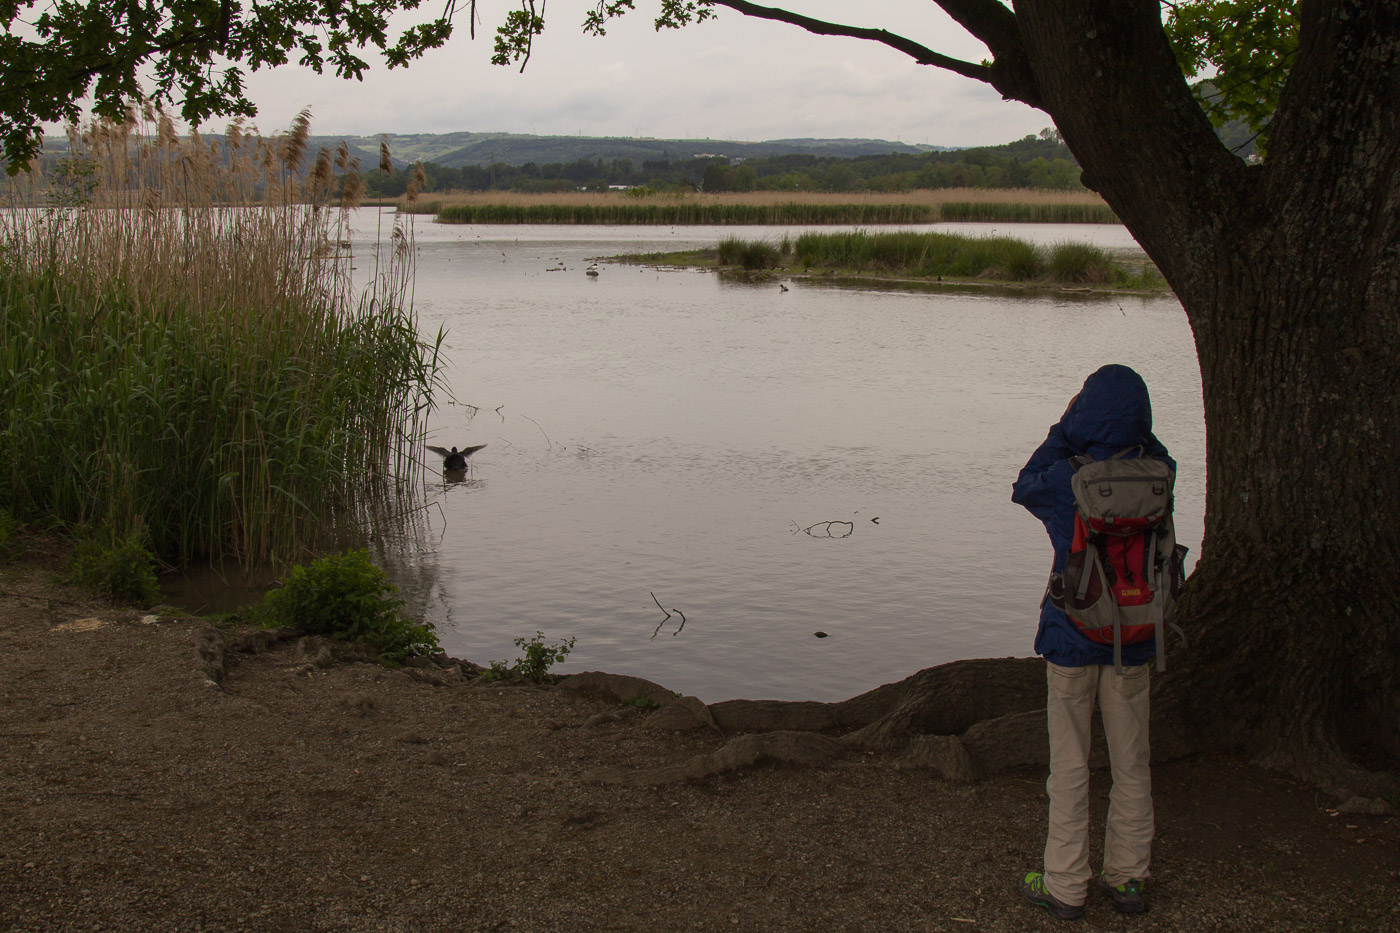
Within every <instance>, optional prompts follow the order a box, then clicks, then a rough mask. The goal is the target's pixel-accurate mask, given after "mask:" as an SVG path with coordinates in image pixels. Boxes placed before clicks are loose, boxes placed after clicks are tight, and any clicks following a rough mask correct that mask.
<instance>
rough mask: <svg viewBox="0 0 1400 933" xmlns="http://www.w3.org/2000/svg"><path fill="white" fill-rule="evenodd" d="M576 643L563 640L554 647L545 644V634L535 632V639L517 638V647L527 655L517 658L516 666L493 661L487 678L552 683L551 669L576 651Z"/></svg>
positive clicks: (573, 640) (572, 640) (571, 640)
mask: <svg viewBox="0 0 1400 933" xmlns="http://www.w3.org/2000/svg"><path fill="white" fill-rule="evenodd" d="M575 641H577V639H574V638H570V639H569V640H568V641H563V640H562V639H561V640H560V641H558V642H556V643H554V644H552V645H549V644H545V640H544V632H539V631H537V632H535V637H534V638H517V639H515V647H517V648H519V649H520V650H521V651H523V652H525V653H524V654H523V655H522V656H521V657H519V658H516V659H515V663H514V664H507V663H506V662H505V661H492V662H491V667H490V669H489V670H488V671H487V672H486V674H485V677H486V679H488V680H503V679H507V678H513V677H521V678H524V679H525V680H533V681H535V682H536V683H542V682H545V681H551V680H553V679H554V676H553V675H552V674H550V673H549V669H550V668H551V667H553V666H554V665H556V664H558V663H559V662H560V661H563V660H564V659H565V658H567V657H568V656H569V652H570V651H572V650H574V642H575Z"/></svg>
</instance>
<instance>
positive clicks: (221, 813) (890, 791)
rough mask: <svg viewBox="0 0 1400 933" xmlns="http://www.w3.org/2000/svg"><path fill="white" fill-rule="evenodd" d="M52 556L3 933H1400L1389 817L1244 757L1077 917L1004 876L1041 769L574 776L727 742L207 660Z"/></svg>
mask: <svg viewBox="0 0 1400 933" xmlns="http://www.w3.org/2000/svg"><path fill="white" fill-rule="evenodd" d="M50 576H51V574H50V572H49V571H48V570H46V569H44V568H42V567H40V566H37V565H36V564H35V563H32V562H31V563H30V564H27V565H9V566H6V567H3V568H0V740H2V741H3V752H0V931H15V933H18V931H36V933H38V931H45V933H51V931H69V930H74V931H76V930H82V931H99V930H121V931H143V930H180V931H186V930H200V931H235V930H237V931H243V930H248V931H254V930H259V931H260V930H268V931H342V930H343V931H398V930H405V931H408V930H412V931H418V930H444V931H459V930H460V931H499V930H529V931H551V930H560V931H586V930H646V931H670V930H677V931H680V930H687V931H689V930H695V931H706V930H726V931H728V930H763V931H777V930H822V931H829V930H830V931H843V930H849V931H868V930H869V931H873V930H879V931H899V930H921V931H923V930H929V931H933V930H946V931H969V930H971V931H976V930H984V931H1018V933H1019V931H1026V930H1040V929H1064V928H1080V929H1095V930H1097V929H1115V930H1116V929H1125V928H1132V929H1134V930H1182V931H1213V930H1222V931H1235V930H1239V931H1245V930H1300V931H1304V930H1306V931H1314V930H1388V931H1396V930H1400V821H1397V820H1396V819H1394V818H1386V817H1371V816H1356V815H1350V814H1344V813H1342V814H1339V813H1336V812H1335V811H1332V810H1330V809H1329V808H1330V807H1332V806H1334V802H1332V801H1329V800H1326V799H1324V798H1321V797H1319V796H1318V795H1317V794H1315V793H1314V792H1313V791H1312V790H1311V789H1309V788H1307V787H1303V786H1299V785H1296V784H1294V783H1291V782H1289V781H1287V780H1284V779H1282V778H1280V777H1278V776H1275V775H1272V774H1269V773H1266V772H1262V771H1260V770H1258V769H1256V768H1253V767H1251V766H1250V765H1248V764H1246V763H1244V762H1242V761H1240V760H1238V759H1236V758H1232V757H1228V756H1211V757H1202V758H1196V759H1191V760H1186V761H1179V762H1175V763H1170V764H1167V765H1164V766H1159V767H1158V768H1157V769H1156V771H1155V775H1156V804H1157V824H1158V838H1157V842H1156V848H1155V856H1154V866H1153V867H1154V877H1153V879H1152V882H1151V885H1150V887H1149V890H1148V896H1149V905H1150V909H1149V912H1148V913H1147V914H1145V915H1143V916H1141V917H1136V918H1128V917H1121V916H1118V915H1116V914H1115V913H1114V912H1113V910H1112V909H1111V906H1110V905H1109V904H1108V902H1107V901H1106V900H1103V899H1101V898H1100V897H1099V896H1097V895H1095V897H1093V898H1091V900H1090V902H1089V909H1088V913H1087V916H1086V918H1085V919H1084V920H1083V921H1078V922H1073V923H1068V924H1067V923H1066V922H1065V921H1058V920H1054V919H1053V918H1051V917H1049V916H1048V915H1047V914H1044V913H1043V912H1041V911H1039V910H1037V909H1034V908H1032V907H1030V906H1028V905H1026V904H1024V903H1022V902H1021V901H1020V900H1019V899H1018V898H1017V897H1016V895H1015V893H1014V884H1015V882H1016V880H1017V879H1018V877H1019V872H1021V871H1024V870H1028V869H1033V868H1035V867H1036V866H1037V863H1038V860H1039V853H1040V848H1041V845H1042V843H1043V833H1044V826H1045V808H1046V800H1045V795H1044V787H1043V780H1044V776H1043V775H1041V774H1031V773H1027V774H1013V775H1007V776H1001V777H997V778H994V779H989V780H985V781H982V782H981V783H978V784H975V785H970V786H966V785H953V784H947V783H941V782H939V781H937V780H936V779H934V778H933V777H931V776H930V773H929V772H927V771H922V770H901V769H899V768H897V767H895V766H894V763H893V762H892V761H891V760H889V759H884V758H881V757H878V756H865V757H862V758H859V759H856V760H849V759H848V760H846V761H842V762H840V763H839V764H835V765H830V766H823V767H807V768H799V767H792V766H782V767H758V768H753V769H750V770H747V771H745V772H743V773H739V774H732V775H727V776H725V777H722V778H717V779H713V780H710V781H707V782H704V783H691V784H674V785H667V786H661V787H634V786H620V785H607V784H598V783H592V782H590V781H589V780H587V779H586V778H585V775H586V774H588V773H589V772H594V771H596V770H597V769H600V768H615V769H623V770H627V771H634V770H641V769H651V768H657V767H660V766H663V765H666V764H671V763H675V762H678V761H683V760H685V759H686V758H688V757H690V756H692V755H696V754H699V753H702V752H707V751H712V750H714V749H715V748H717V747H719V746H720V745H721V744H722V743H723V741H724V738H723V737H722V736H719V735H716V734H714V733H713V732H708V731H704V730H700V731H692V732H688V733H672V732H667V731H664V730H660V729H656V728H649V727H648V721H649V719H650V717H651V716H653V715H654V714H649V713H646V712H641V711H636V710H630V711H621V712H622V713H624V715H619V716H616V717H614V716H607V715H605V716H598V714H599V713H608V712H619V711H618V710H617V709H616V707H615V706H614V705H611V704H608V703H605V702H603V701H598V700H590V699H586V698H583V697H580V696H577V695H575V694H573V693H570V692H568V691H565V690H562V689H557V688H543V687H522V686H504V687H503V686H487V685H482V684H480V683H479V682H475V681H473V680H471V679H469V678H464V677H461V676H457V675H454V676H450V677H442V676H438V675H434V676H432V677H425V676H424V673H423V672H420V671H387V670H384V669H382V668H379V667H377V666H374V665H371V664H364V663H335V664H331V665H330V666H327V667H316V666H314V665H311V664H308V663H306V661H307V659H306V658H305V657H303V656H300V655H298V653H297V652H296V649H295V647H294V646H293V645H291V644H284V645H281V646H274V647H273V648H271V649H270V650H267V651H264V652H262V653H257V654H242V655H238V656H236V657H234V658H232V659H231V661H230V663H229V666H228V672H227V676H226V677H225V678H224V679H223V681H222V683H221V684H219V685H217V686H215V685H211V684H210V683H209V681H208V678H207V677H206V676H205V674H204V673H203V672H202V671H201V669H200V664H201V662H200V659H199V658H198V657H197V656H196V650H195V649H196V644H197V643H198V642H199V640H200V639H201V637H202V636H203V635H204V634H205V633H206V632H207V629H206V628H205V627H204V625H203V623H200V622H198V621H197V620H174V621H172V620H160V621H143V620H142V618H141V617H140V616H138V615H136V614H133V613H130V612H124V611H122V610H119V609H114V608H113V607H110V606H105V605H102V604H99V603H93V602H90V601H87V600H86V599H85V598H84V597H83V596H82V595H81V594H78V593H75V592H73V591H70V590H65V589H63V588H62V587H60V586H59V585H57V584H55V583H53V582H52V581H51V580H50ZM36 596H38V597H44V598H42V599H36V598H33V597H36ZM434 681H441V682H440V683H439V682H434ZM629 714H630V715H629ZM1107 791H1108V786H1107V780H1106V775H1103V774H1096V775H1095V783H1094V788H1093V793H1094V798H1095V800H1094V803H1095V810H1094V819H1095V821H1096V826H1101V825H1102V818H1103V811H1104V809H1105V807H1106V805H1107V800H1106V795H1107ZM1096 832H1097V830H1096Z"/></svg>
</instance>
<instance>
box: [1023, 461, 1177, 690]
mask: <svg viewBox="0 0 1400 933" xmlns="http://www.w3.org/2000/svg"><path fill="white" fill-rule="evenodd" d="M1134 451H1138V452H1141V451H1142V448H1141V447H1129V448H1128V449H1126V450H1120V451H1119V452H1118V453H1116V454H1114V455H1113V456H1112V457H1110V458H1108V459H1107V460H1094V459H1093V458H1091V457H1086V456H1079V457H1073V458H1071V460H1070V463H1071V464H1072V465H1073V466H1074V476H1073V477H1072V478H1071V480H1070V486H1071V488H1072V489H1073V490H1074V503H1075V513H1074V537H1073V539H1072V540H1071V542H1070V547H1069V554H1068V555H1067V556H1066V558H1065V569H1064V572H1063V573H1052V574H1051V575H1050V586H1049V588H1048V590H1047V594H1046V595H1047V598H1048V599H1049V600H1050V601H1051V602H1052V603H1053V604H1054V605H1055V607H1056V608H1058V609H1060V610H1061V611H1062V612H1064V614H1065V615H1067V616H1068V617H1069V619H1070V621H1071V622H1073V623H1074V624H1075V626H1076V627H1078V629H1079V631H1080V632H1082V633H1083V634H1084V636H1085V637H1086V638H1088V639H1090V640H1091V641H1094V642H1097V643H1099V644H1102V645H1112V646H1113V668H1114V670H1115V671H1117V672H1118V673H1119V674H1121V673H1122V672H1123V645H1131V644H1136V643H1138V642H1143V641H1147V640H1148V639H1155V640H1156V642H1157V669H1158V670H1159V671H1162V670H1166V657H1165V656H1166V640H1165V625H1166V616H1167V613H1168V612H1170V611H1171V609H1172V607H1173V606H1174V605H1175V604H1176V598H1177V597H1178V596H1179V595H1180V593H1181V587H1182V584H1183V583H1184V582H1185V576H1186V575H1185V570H1184V565H1183V560H1184V558H1185V556H1186V551H1187V549H1186V548H1185V547H1183V546H1182V545H1179V544H1177V543H1176V532H1175V529H1174V527H1173V525H1172V488H1173V486H1174V484H1175V482H1176V474H1175V472H1174V471H1173V470H1172V468H1171V467H1170V466H1169V465H1168V464H1167V463H1166V462H1165V461H1162V460H1158V459H1157V458H1155V457H1151V456H1139V457H1137V458H1135V459H1125V458H1126V457H1127V455H1128V454H1130V453H1133V452H1134ZM1173 627H1174V628H1175V626H1173ZM1179 631H1180V630H1179V629H1178V632H1179Z"/></svg>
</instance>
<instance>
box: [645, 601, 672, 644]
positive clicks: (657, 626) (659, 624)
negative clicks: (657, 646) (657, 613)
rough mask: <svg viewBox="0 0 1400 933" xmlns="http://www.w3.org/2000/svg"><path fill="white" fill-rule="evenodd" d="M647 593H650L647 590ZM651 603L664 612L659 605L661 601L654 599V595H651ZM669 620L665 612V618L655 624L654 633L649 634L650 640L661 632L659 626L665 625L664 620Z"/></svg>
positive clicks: (669, 615)
mask: <svg viewBox="0 0 1400 933" xmlns="http://www.w3.org/2000/svg"><path fill="white" fill-rule="evenodd" d="M647 592H648V593H651V590H647ZM651 601H652V602H654V603H656V608H657V609H660V610H661V611H662V612H666V607H665V606H663V605H661V600H659V599H657V598H656V594H655V593H651ZM669 618H671V614H670V613H669V612H666V616H665V618H663V619H662V620H661V621H660V622H658V623H656V631H655V632H652V633H651V637H652V638H655V637H656V636H657V635H658V634H659V633H660V632H661V626H663V625H665V624H666V619H669Z"/></svg>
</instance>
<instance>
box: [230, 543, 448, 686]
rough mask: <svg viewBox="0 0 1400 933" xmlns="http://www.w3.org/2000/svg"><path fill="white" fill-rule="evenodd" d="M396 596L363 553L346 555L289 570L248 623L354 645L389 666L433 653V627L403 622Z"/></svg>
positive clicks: (434, 648)
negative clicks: (369, 652)
mask: <svg viewBox="0 0 1400 933" xmlns="http://www.w3.org/2000/svg"><path fill="white" fill-rule="evenodd" d="M395 592H396V589H395V587H394V585H393V584H392V583H390V582H389V581H388V580H387V579H386V578H385V576H384V571H383V570H381V569H380V568H379V567H376V566H375V565H374V563H373V562H372V561H371V560H370V559H369V553H368V552H367V551H364V550H351V551H345V552H343V553H340V554H332V555H330V556H327V557H322V558H319V559H317V560H314V561H312V562H311V563H310V564H307V565H305V566H297V567H293V568H292V571H291V573H289V574H288V575H287V578H286V579H285V580H284V581H282V584H281V586H279V587H277V588H276V589H274V590H272V591H271V592H269V593H268V594H267V596H265V597H264V598H263V601H262V603H260V604H259V605H258V606H257V607H256V608H255V609H254V610H253V613H252V617H253V619H254V621H256V622H257V623H258V624H260V625H262V626H263V627H265V628H292V629H296V630H297V631H298V632H301V633H302V634H303V635H320V636H323V637H326V638H337V639H342V640H345V641H351V642H356V643H358V644H361V645H364V646H365V647H367V648H369V649H370V650H372V651H373V652H374V653H375V654H376V655H378V656H379V659H380V660H381V661H386V662H389V663H399V662H401V661H403V659H404V658H406V657H408V656H409V655H415V654H433V653H436V652H437V651H438V650H439V649H438V640H437V634H436V633H435V632H434V631H433V627H432V625H431V624H430V623H418V622H410V621H408V620H406V619H404V617H403V615H402V614H401V613H400V611H399V610H400V607H402V606H403V601H402V600H400V599H396V598H394V597H393V595H392V594H393V593H395Z"/></svg>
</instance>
